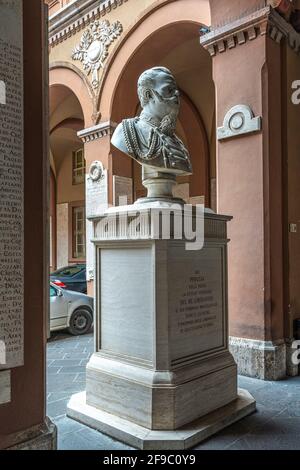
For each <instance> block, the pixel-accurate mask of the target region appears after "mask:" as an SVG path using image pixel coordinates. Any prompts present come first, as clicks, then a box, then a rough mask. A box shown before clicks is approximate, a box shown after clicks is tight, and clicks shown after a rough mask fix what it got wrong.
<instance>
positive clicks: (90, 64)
mask: <svg viewBox="0 0 300 470" xmlns="http://www.w3.org/2000/svg"><path fill="white" fill-rule="evenodd" d="M122 31H123V26H122V25H121V23H120V22H119V21H116V22H115V23H113V24H112V25H111V24H110V23H109V21H108V20H104V21H95V22H94V23H91V25H90V26H89V28H88V29H87V30H86V31H84V33H83V35H82V37H81V41H80V43H79V44H78V45H77V46H76V47H75V48H74V50H73V52H72V59H73V60H79V61H81V62H82V63H83V68H84V70H85V72H86V74H87V75H89V74H90V73H91V72H92V86H93V88H98V86H99V70H100V69H101V68H103V67H104V62H105V59H106V58H107V56H108V48H109V46H110V45H111V44H112V43H113V42H114V41H115V40H116V39H117V38H118V36H120V34H121V33H122Z"/></svg>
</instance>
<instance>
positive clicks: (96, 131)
mask: <svg viewBox="0 0 300 470" xmlns="http://www.w3.org/2000/svg"><path fill="white" fill-rule="evenodd" d="M116 127H117V124H116V123H115V122H111V121H107V122H101V123H100V124H98V125H97V126H93V127H89V128H87V129H83V130H82V131H79V132H77V136H78V137H79V139H81V140H82V142H83V143H84V144H86V143H88V142H93V141H94V140H97V139H102V138H103V137H106V136H108V135H112V133H113V131H114V130H115V128H116Z"/></svg>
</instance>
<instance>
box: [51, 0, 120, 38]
mask: <svg viewBox="0 0 300 470" xmlns="http://www.w3.org/2000/svg"><path fill="white" fill-rule="evenodd" d="M126 2H128V0H102V1H101V2H100V4H99V0H98V1H96V0H75V1H74V2H72V3H69V4H68V5H66V7H64V8H62V9H61V10H59V11H58V12H57V13H55V14H54V15H52V16H51V17H50V19H49V45H50V47H54V46H56V45H57V44H59V43H60V42H62V41H65V40H66V39H68V38H69V37H70V36H72V35H73V34H76V33H77V32H78V31H81V30H82V29H84V28H85V27H86V26H88V25H89V24H90V23H92V22H93V21H95V20H98V19H99V18H102V17H103V16H105V15H106V14H107V13H109V12H110V11H111V10H113V9H115V8H117V7H119V6H121V5H123V3H126Z"/></svg>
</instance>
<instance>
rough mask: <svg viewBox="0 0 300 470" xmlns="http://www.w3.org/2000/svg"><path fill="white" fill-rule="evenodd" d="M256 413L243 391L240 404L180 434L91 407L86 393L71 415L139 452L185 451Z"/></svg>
mask: <svg viewBox="0 0 300 470" xmlns="http://www.w3.org/2000/svg"><path fill="white" fill-rule="evenodd" d="M255 410H256V403H255V400H254V398H253V397H252V395H250V393H249V392H247V391H246V390H243V389H239V391H238V397H237V399H236V400H234V401H233V402H231V403H229V404H228V405H226V406H224V407H222V408H219V409H217V410H215V411H213V412H212V413H210V414H208V415H206V416H204V417H202V418H200V419H198V420H196V421H194V422H193V423H190V424H188V425H186V426H184V427H182V428H180V429H177V430H176V431H152V430H149V429H147V428H144V427H143V426H140V425H138V424H135V423H132V422H130V421H127V420H126V419H124V418H119V417H117V416H113V415H111V414H109V413H106V412H104V411H101V410H98V409H96V408H94V407H91V406H89V405H87V404H86V396H85V392H82V393H78V394H76V395H73V396H72V398H71V400H70V402H69V403H68V408H67V414H68V416H69V417H70V418H73V419H75V420H77V421H79V422H80V423H83V424H86V425H87V426H90V427H91V428H93V429H97V430H98V431H100V432H103V433H104V434H107V435H109V436H112V437H113V438H115V439H118V440H120V441H122V442H125V443H127V444H129V445H131V446H132V447H136V448H138V449H142V450H185V449H189V448H191V447H194V446H196V445H197V444H199V443H200V442H202V441H204V440H205V439H208V438H209V437H211V436H212V435H214V434H216V433H217V432H218V431H221V430H222V429H224V428H226V427H228V426H230V425H231V424H233V423H235V422H236V421H239V420H240V419H242V418H244V417H246V416H248V415H249V414H252V413H254V412H255Z"/></svg>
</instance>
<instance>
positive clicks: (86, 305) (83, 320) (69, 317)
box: [50, 283, 94, 335]
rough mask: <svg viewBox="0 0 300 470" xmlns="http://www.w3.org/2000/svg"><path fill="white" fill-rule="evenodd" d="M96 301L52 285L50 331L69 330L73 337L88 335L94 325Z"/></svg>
mask: <svg viewBox="0 0 300 470" xmlns="http://www.w3.org/2000/svg"><path fill="white" fill-rule="evenodd" d="M93 309H94V299H93V298H92V297H89V296H88V295H85V294H82V293H79V292H73V291H69V290H66V289H61V288H60V287H58V286H56V285H55V284H53V283H50V331H56V330H62V329H65V328H68V330H69V332H70V333H71V334H72V335H83V334H85V333H88V331H89V330H90V329H91V326H92V324H93Z"/></svg>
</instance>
